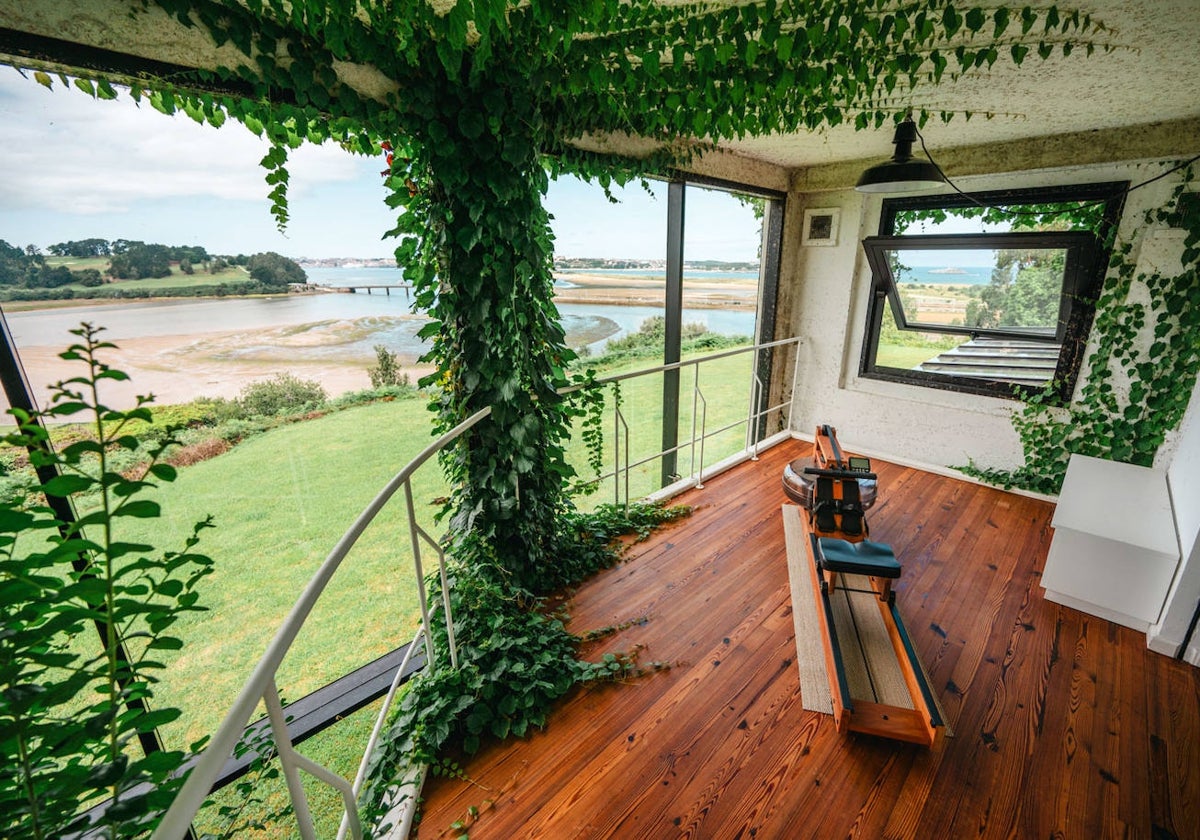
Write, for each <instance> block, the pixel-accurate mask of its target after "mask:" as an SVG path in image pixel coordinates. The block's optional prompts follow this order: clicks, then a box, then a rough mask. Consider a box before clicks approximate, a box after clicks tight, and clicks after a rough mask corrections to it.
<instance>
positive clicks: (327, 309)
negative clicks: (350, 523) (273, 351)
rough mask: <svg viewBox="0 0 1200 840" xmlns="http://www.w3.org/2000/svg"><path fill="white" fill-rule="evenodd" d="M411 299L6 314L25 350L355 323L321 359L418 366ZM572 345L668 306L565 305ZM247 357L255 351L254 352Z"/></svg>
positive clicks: (322, 275) (722, 329)
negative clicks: (100, 331) (75, 338)
mask: <svg viewBox="0 0 1200 840" xmlns="http://www.w3.org/2000/svg"><path fill="white" fill-rule="evenodd" d="M308 273H309V277H310V280H311V281H313V282H320V283H323V284H327V285H340V286H355V285H359V286H361V285H368V284H398V283H400V282H401V279H400V277H399V271H397V270H395V269H379V268H359V269H355V268H338V269H330V268H326V269H311V268H310V269H308ZM411 305H412V302H411V299H410V298H409V297H408V295H407V294H406V293H405V291H404V290H401V289H392V290H391V291H390V293H389V294H385V293H383V292H382V291H380V290H375V291H374V292H373V293H372V294H364V293H362V292H361V291H360V292H358V293H357V294H344V293H343V294H311V295H288V296H286V297H284V296H280V297H275V298H222V299H192V298H177V299H168V300H157V301H120V302H113V303H95V304H87V305H80V306H69V307H63V308H55V309H40V310H30V311H25V312H10V313H7V314H6V318H7V320H8V324H9V328H10V329H11V330H12V333H13V337H14V339H15V341H16V343H17V347H18V348H20V347H27V346H43V347H44V346H53V347H63V346H65V345H66V344H67V343H68V342H69V341H70V340H71V336H70V335H69V332H68V331H69V330H71V329H73V328H75V327H77V326H78V325H79V323H80V321H90V322H92V323H95V324H98V325H101V326H103V327H104V328H105V337H106V338H108V339H109V340H111V341H120V340H122V339H142V338H164V337H170V336H190V337H195V336H201V335H204V334H206V333H216V332H222V333H226V332H228V331H231V330H238V331H243V332H245V333H247V336H248V339H249V340H250V342H251V343H252V342H253V336H254V335H256V334H258V335H262V336H263V337H264V339H265V338H267V337H268V336H269V335H271V334H273V333H275V332H276V331H277V330H280V329H284V330H292V331H295V330H298V329H300V328H303V327H305V326H312V325H328V326H329V328H330V329H332V330H336V329H337V325H339V324H354V325H355V326H356V328H355V329H353V330H347V331H346V334H345V338H346V339H347V340H345V341H341V342H332V343H324V344H322V345H321V346H319V347H318V346H313V347H308V348H305V350H304V352H305V353H310V354H315V355H330V354H343V355H345V356H347V357H348V359H349V358H353V359H356V360H358V359H369V358H373V356H374V351H373V349H372V348H373V347H374V345H376V344H384V345H385V346H387V347H388V348H389V349H390V350H391V351H392V352H394V353H397V354H398V355H400V356H401V357H407V358H409V359H410V360H411V361H415V359H416V358H417V357H418V356H420V355H421V354H422V353H424V352H425V350H427V349H428V346H427V344H426V343H425V342H422V341H421V340H420V339H418V338H417V337H416V333H417V331H418V330H420V329H421V327H422V326H423V325H424V324H425V323H426V319H425V318H424V317H422V316H421V315H418V314H413V312H412V311H411ZM558 309H559V312H560V314H561V315H562V320H563V327H564V328H565V329H566V331H567V340H568V343H570V344H571V345H572V346H575V347H579V346H588V347H589V348H590V349H591V350H592V352H600V351H602V350H603V348H604V345H605V344H607V342H608V341H610V340H612V339H614V338H619V337H621V336H623V335H627V334H629V333H631V332H636V331H637V329H638V328H639V327H640V326H641V324H642V322H643V321H645V320H646V319H647V318H652V317H654V316H656V315H662V309H661V308H660V307H653V306H620V305H611V304H604V303H586V304H584V303H562V304H559V307H558ZM683 320H684V322H685V323H689V324H690V323H699V324H704V325H705V326H706V327H708V329H709V330H710V331H712V332H718V333H726V334H730V335H753V333H754V311H753V309H752V308H743V309H711V308H694V309H687V308H685V309H684V313H683ZM245 349H246V350H249V349H251V348H249V347H246V348H245Z"/></svg>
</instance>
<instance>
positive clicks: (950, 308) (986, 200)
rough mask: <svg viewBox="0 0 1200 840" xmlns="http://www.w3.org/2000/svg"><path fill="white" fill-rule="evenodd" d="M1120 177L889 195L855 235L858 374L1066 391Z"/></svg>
mask: <svg viewBox="0 0 1200 840" xmlns="http://www.w3.org/2000/svg"><path fill="white" fill-rule="evenodd" d="M1123 186H1124V185H1122V184H1098V185H1087V186H1083V187H1072V188H1062V189H1050V190H1025V191H1021V192H1016V193H1000V194H981V195H975V196H969V197H968V196H953V197H947V196H937V197H932V198H931V197H917V198H905V199H889V200H888V201H885V202H884V213H883V221H882V223H881V226H880V227H881V230H880V235H879V236H873V237H868V238H867V239H865V240H864V241H863V248H864V250H865V251H866V255H867V260H868V262H869V264H870V266H871V276H872V290H873V295H872V300H871V306H870V308H869V314H868V322H867V331H866V339H865V341H864V346H863V354H862V364H861V369H860V372H861V374H862V375H863V376H864V377H867V378H874V379H888V380H895V381H900V382H905V383H908V384H912V385H922V386H928V387H935V388H945V389H950V390H957V391H965V392H969V393H979V394H990V395H995V396H1011V397H1019V396H1021V395H1022V394H1024V393H1028V392H1030V391H1032V390H1041V389H1044V388H1045V387H1047V386H1050V387H1052V388H1053V390H1054V392H1055V393H1057V394H1058V395H1059V396H1060V397H1061V398H1063V399H1067V398H1069V396H1070V394H1071V391H1072V390H1073V388H1074V386H1075V380H1076V378H1077V377H1078V374H1079V367H1080V363H1081V361H1082V356H1083V347H1084V344H1085V343H1086V341H1087V335H1088V332H1089V330H1090V329H1091V323H1092V317H1093V313H1094V309H1095V301H1096V298H1097V296H1098V294H1099V291H1100V285H1101V283H1102V281H1103V274H1104V266H1105V264H1106V260H1105V252H1104V246H1103V241H1104V240H1103V235H1104V233H1105V231H1106V230H1107V229H1108V227H1109V226H1110V225H1111V224H1113V223H1114V222H1115V220H1116V218H1117V215H1118V214H1119V210H1120V202H1121V197H1122V196H1123Z"/></svg>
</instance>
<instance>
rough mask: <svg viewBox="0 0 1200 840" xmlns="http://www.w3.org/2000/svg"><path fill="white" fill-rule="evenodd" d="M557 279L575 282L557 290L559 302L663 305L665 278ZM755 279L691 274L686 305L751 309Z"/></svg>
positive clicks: (592, 276)
mask: <svg viewBox="0 0 1200 840" xmlns="http://www.w3.org/2000/svg"><path fill="white" fill-rule="evenodd" d="M554 276H555V278H556V279H558V280H563V281H565V282H567V283H572V284H574V285H573V286H570V287H566V288H562V287H560V288H558V289H556V290H555V294H554V300H555V302H556V303H584V304H586V303H602V304H610V305H614V306H662V303H663V288H664V286H665V283H664V281H663V280H661V279H658V278H651V277H637V276H629V275H622V274H587V273H584V272H579V273H576V272H569V273H556V274H555V275H554ZM757 293H758V281H756V280H744V281H743V280H730V279H720V280H700V281H696V280H694V279H693V278H692V277H690V276H689V277H688V279H687V282H686V283H685V284H684V287H683V305H684V306H686V307H688V308H689V309H752V308H753V307H754V306H755V304H756V302H757V301H756V297H757Z"/></svg>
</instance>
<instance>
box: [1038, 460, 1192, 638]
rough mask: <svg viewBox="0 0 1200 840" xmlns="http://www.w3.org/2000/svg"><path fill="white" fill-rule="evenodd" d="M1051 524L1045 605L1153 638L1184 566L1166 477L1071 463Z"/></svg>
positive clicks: (1111, 465)
mask: <svg viewBox="0 0 1200 840" xmlns="http://www.w3.org/2000/svg"><path fill="white" fill-rule="evenodd" d="M1051 524H1053V525H1054V538H1053V540H1052V541H1051V543H1050V553H1049V555H1048V556H1047V557H1046V569H1045V571H1044V572H1043V574H1042V586H1044V587H1045V588H1046V598H1047V599H1048V600H1051V601H1055V602H1057V603H1060V604H1063V605H1065V606H1068V607H1072V608H1074V609H1077V610H1082V611H1083V612H1086V613H1090V614H1092V615H1097V616H1099V617H1101V618H1105V619H1108V620H1109V621H1115V622H1117V623H1118V624H1123V625H1125V626H1126V627H1132V628H1133V629H1135V630H1140V631H1141V632H1143V633H1144V632H1146V630H1147V629H1148V628H1149V626H1150V625H1151V624H1153V623H1154V622H1155V621H1157V620H1158V614H1159V612H1160V611H1161V610H1162V605H1163V601H1164V600H1165V599H1166V597H1167V592H1168V590H1169V589H1170V587H1171V579H1172V578H1173V577H1174V576H1175V567H1176V566H1177V565H1178V564H1179V541H1178V540H1177V539H1176V536H1175V519H1174V516H1173V515H1172V513H1171V497H1170V493H1169V491H1168V489H1167V476H1166V473H1164V472H1162V471H1161V470H1154V469H1150V468H1148V467H1138V466H1135V465H1133V464H1120V463H1117V462H1115V461H1105V460H1103V459H1101V458H1090V457H1088V456H1086V455H1072V456H1071V461H1070V463H1069V464H1068V465H1067V476H1066V479H1065V480H1064V481H1063V487H1062V492H1061V493H1060V494H1059V497H1058V507H1057V508H1056V509H1055V511H1054V519H1053V520H1052V523H1051Z"/></svg>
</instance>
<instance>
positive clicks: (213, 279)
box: [71, 265, 250, 290]
mask: <svg viewBox="0 0 1200 840" xmlns="http://www.w3.org/2000/svg"><path fill="white" fill-rule="evenodd" d="M249 280H250V275H249V274H248V273H247V272H246V269H244V268H242V267H241V266H237V265H231V266H229V268H226V269H224V270H223V271H218V272H217V273H215V274H209V273H208V272H207V271H203V270H201V269H199V268H197V269H196V272H195V273H194V274H184V273H183V272H182V271H180V270H179V266H177V265H173V266H171V276H170V277H147V278H145V279H143V280H114V281H113V282H112V283H105V284H104V285H103V286H101V287H100V288H102V289H154V290H159V289H190V288H194V287H198V286H217V285H220V284H221V283H245V282H248V281H249ZM71 286H72V288H83V287H82V286H79V285H78V284H76V283H72V284H71Z"/></svg>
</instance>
